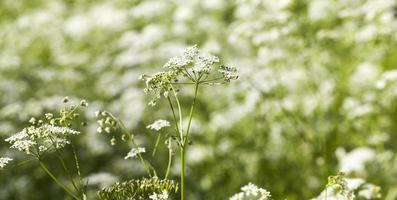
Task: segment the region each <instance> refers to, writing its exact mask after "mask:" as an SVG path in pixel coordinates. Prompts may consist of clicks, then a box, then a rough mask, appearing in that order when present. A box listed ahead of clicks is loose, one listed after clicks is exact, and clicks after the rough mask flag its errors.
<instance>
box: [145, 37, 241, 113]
mask: <svg viewBox="0 0 397 200" xmlns="http://www.w3.org/2000/svg"><path fill="white" fill-rule="evenodd" d="M218 64H220V59H219V58H218V57H217V56H214V55H207V54H204V53H202V52H200V50H199V48H198V47H197V45H194V46H191V47H187V48H186V49H185V50H184V51H183V53H182V55H180V56H177V57H173V58H171V59H169V60H168V62H167V63H165V64H164V66H163V68H164V69H165V71H161V72H157V73H155V74H153V75H151V76H149V75H142V76H140V78H141V79H142V80H144V81H145V82H146V88H145V90H144V91H145V92H146V93H151V94H153V95H154V97H153V99H152V101H150V103H149V105H156V101H157V100H158V99H160V98H161V96H165V97H168V95H169V92H170V91H172V92H175V93H176V92H177V89H176V84H178V83H180V82H181V81H183V83H185V84H186V83H187V84H189V83H190V84H192V83H193V84H212V83H225V82H230V81H231V80H236V79H237V78H238V75H237V69H236V68H234V67H226V66H224V65H220V66H219V65H218ZM216 68H217V69H218V70H216Z"/></svg>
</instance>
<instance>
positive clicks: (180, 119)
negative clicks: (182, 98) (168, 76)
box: [171, 85, 183, 145]
mask: <svg viewBox="0 0 397 200" xmlns="http://www.w3.org/2000/svg"><path fill="white" fill-rule="evenodd" d="M171 88H172V92H173V94H174V97H175V100H176V104H177V106H178V114H179V137H180V139H181V140H180V142H181V143H182V141H183V127H182V108H181V104H180V103H179V98H178V95H177V94H176V91H175V89H174V87H173V86H172V85H171ZM181 145H182V144H181Z"/></svg>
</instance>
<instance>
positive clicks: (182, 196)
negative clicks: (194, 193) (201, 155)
mask: <svg viewBox="0 0 397 200" xmlns="http://www.w3.org/2000/svg"><path fill="white" fill-rule="evenodd" d="M180 154H181V200H185V148H184V147H180Z"/></svg>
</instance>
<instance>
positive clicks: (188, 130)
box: [183, 83, 199, 146]
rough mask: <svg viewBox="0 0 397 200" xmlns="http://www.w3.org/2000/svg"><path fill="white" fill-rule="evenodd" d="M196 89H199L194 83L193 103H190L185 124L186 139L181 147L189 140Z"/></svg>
mask: <svg viewBox="0 0 397 200" xmlns="http://www.w3.org/2000/svg"><path fill="white" fill-rule="evenodd" d="M198 87H199V84H198V83H196V85H195V88H194V98H193V102H192V105H191V106H190V113H189V121H188V124H187V130H186V137H185V140H184V142H183V146H185V144H186V141H187V140H188V139H189V138H188V137H189V133H190V126H191V124H192V119H193V113H194V108H195V106H196V99H197V95H198Z"/></svg>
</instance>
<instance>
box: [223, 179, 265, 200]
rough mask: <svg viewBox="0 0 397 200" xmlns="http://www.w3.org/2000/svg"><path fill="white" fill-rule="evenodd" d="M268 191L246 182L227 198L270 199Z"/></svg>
mask: <svg viewBox="0 0 397 200" xmlns="http://www.w3.org/2000/svg"><path fill="white" fill-rule="evenodd" d="M270 198H271V195H270V192H269V191H267V190H265V189H263V188H260V187H258V186H256V185H254V184H252V183H248V185H245V186H243V187H242V188H241V192H239V193H237V194H235V195H233V196H232V197H230V199H229V200H244V199H256V200H270Z"/></svg>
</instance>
